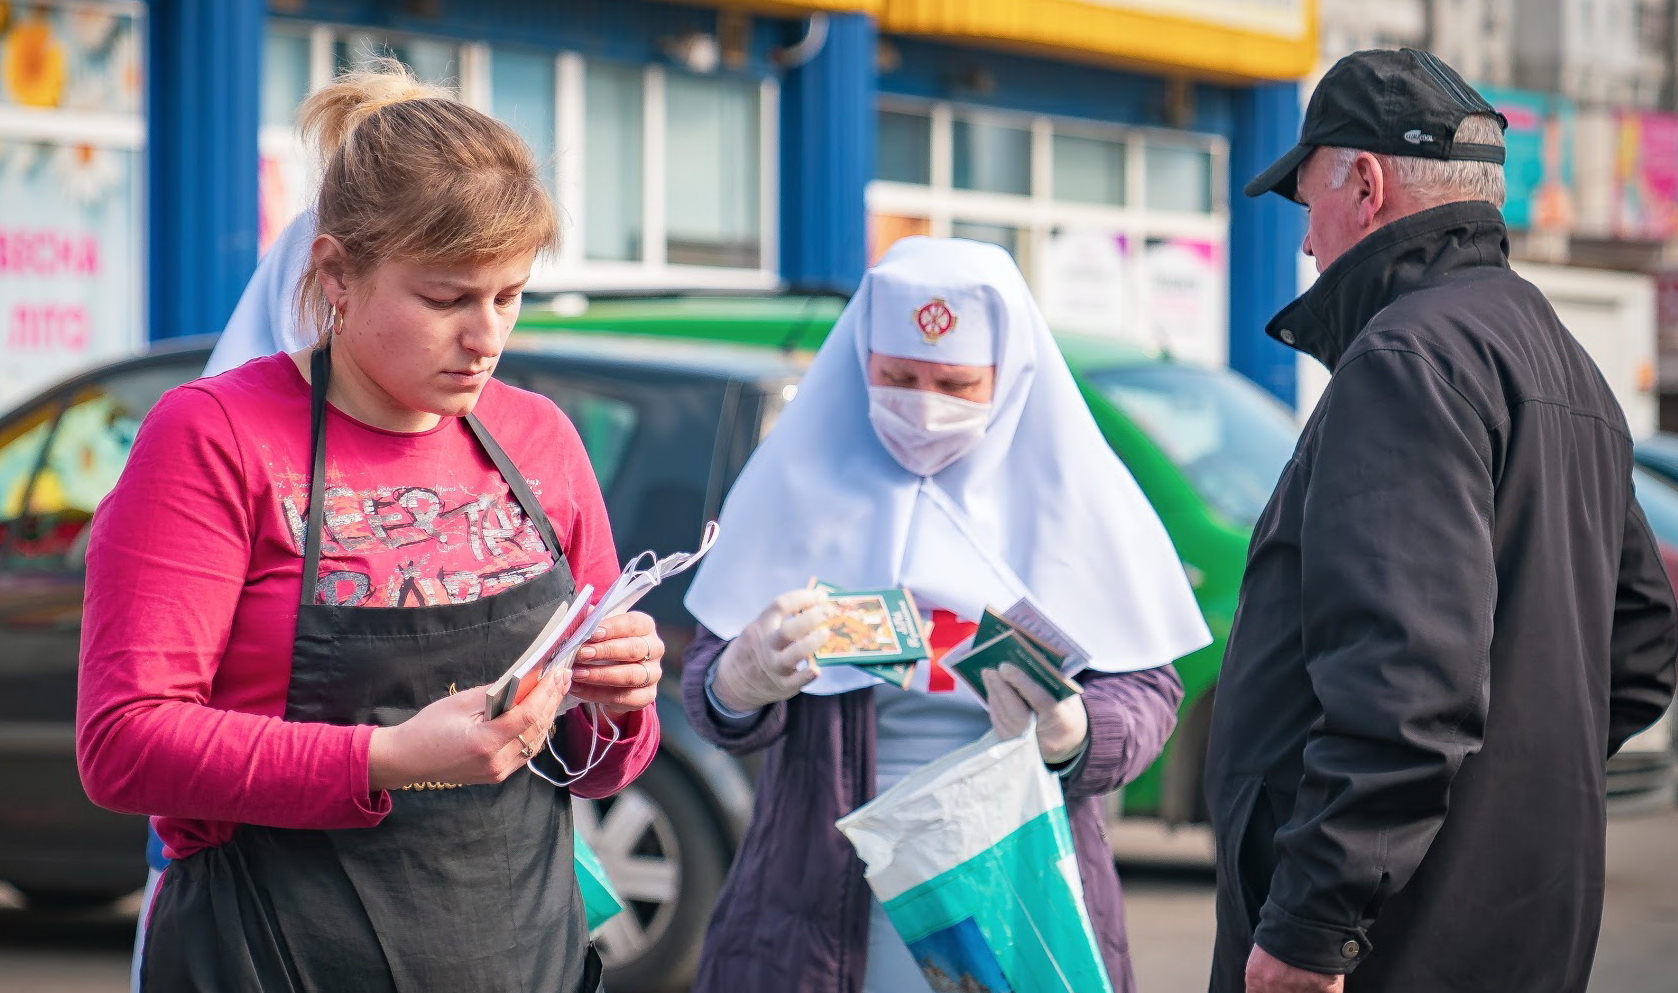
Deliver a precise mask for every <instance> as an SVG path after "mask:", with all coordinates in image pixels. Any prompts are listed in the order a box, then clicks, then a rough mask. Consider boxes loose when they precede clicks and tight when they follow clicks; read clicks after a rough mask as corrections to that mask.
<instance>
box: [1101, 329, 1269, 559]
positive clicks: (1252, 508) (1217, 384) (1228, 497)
mask: <svg viewBox="0 0 1678 993" xmlns="http://www.w3.org/2000/svg"><path fill="white" fill-rule="evenodd" d="M1085 377H1086V378H1087V379H1088V380H1089V382H1090V384H1091V385H1093V386H1094V387H1095V388H1096V389H1097V390H1098V391H1099V392H1100V393H1101V394H1102V396H1104V397H1105V398H1106V399H1107V400H1108V401H1109V402H1110V403H1112V404H1113V405H1114V406H1115V407H1117V408H1118V409H1119V411H1120V412H1121V413H1123V414H1124V415H1125V416H1126V417H1128V418H1130V420H1131V421H1133V422H1134V423H1135V424H1136V426H1137V427H1138V428H1140V429H1141V430H1142V431H1143V433H1145V434H1147V435H1148V437H1149V438H1151V439H1152V440H1153V442H1154V444H1156V445H1158V446H1159V447H1160V450H1161V451H1163V452H1164V453H1165V455H1166V457H1168V458H1169V459H1171V461H1172V462H1173V463H1175V464H1176V466H1177V467H1178V468H1179V469H1180V470H1182V473H1183V476H1184V477H1185V478H1186V479H1187V480H1188V483H1189V485H1190V486H1192V487H1194V490H1195V492H1197V493H1198V494H1200V497H1201V499H1203V500H1205V501H1206V502H1207V503H1208V504H1210V505H1211V506H1212V508H1213V509H1214V510H1216V511H1217V512H1218V513H1219V514H1221V515H1222V516H1223V517H1224V518H1226V519H1227V520H1229V521H1230V522H1231V523H1233V524H1237V525H1239V526H1241V527H1252V526H1253V524H1254V523H1255V522H1257V521H1258V517H1259V514H1260V513H1261V512H1263V510H1264V506H1265V504H1266V503H1268V502H1269V500H1270V493H1271V491H1272V490H1274V489H1275V488H1276V480H1277V479H1278V478H1280V477H1281V475H1282V468H1283V467H1284V466H1286V465H1287V463H1288V459H1289V458H1290V457H1291V456H1292V455H1293V449H1294V443H1295V441H1296V440H1297V438H1298V435H1299V426H1298V424H1297V423H1296V422H1295V421H1294V419H1293V416H1292V413H1291V412H1290V411H1289V410H1288V408H1286V407H1284V406H1283V405H1282V404H1281V403H1279V402H1278V401H1277V400H1275V399H1274V398H1273V397H1271V396H1270V394H1268V393H1265V392H1264V391H1263V390H1261V389H1259V388H1258V387H1257V386H1254V385H1253V384H1252V383H1251V382H1249V381H1247V380H1245V379H1243V378H1241V377H1240V376H1239V375H1237V374H1235V373H1233V372H1230V371H1228V370H1226V369H1210V368H1204V367H1201V366H1191V365H1180V364H1173V363H1167V362H1157V363H1147V364H1141V365H1134V366H1122V367H1114V368H1108V369H1093V370H1090V371H1088V372H1087V373H1086V374H1085Z"/></svg>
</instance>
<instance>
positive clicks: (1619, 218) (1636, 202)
mask: <svg viewBox="0 0 1678 993" xmlns="http://www.w3.org/2000/svg"><path fill="white" fill-rule="evenodd" d="M1615 124H1616V128H1615V132H1616V141H1615V155H1614V233H1615V235H1617V236H1618V237H1621V238H1635V239H1640V240H1646V241H1664V240H1666V239H1667V238H1670V237H1672V236H1673V235H1674V234H1678V115H1673V114H1659V113H1650V112H1646V111H1634V110H1623V111H1620V112H1619V113H1618V114H1617V115H1616V121H1615Z"/></svg>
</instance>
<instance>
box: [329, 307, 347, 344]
mask: <svg viewBox="0 0 1678 993" xmlns="http://www.w3.org/2000/svg"><path fill="white" fill-rule="evenodd" d="M343 333H344V308H342V307H333V308H332V337H334V338H336V337H338V336H339V335H341V334H343Z"/></svg>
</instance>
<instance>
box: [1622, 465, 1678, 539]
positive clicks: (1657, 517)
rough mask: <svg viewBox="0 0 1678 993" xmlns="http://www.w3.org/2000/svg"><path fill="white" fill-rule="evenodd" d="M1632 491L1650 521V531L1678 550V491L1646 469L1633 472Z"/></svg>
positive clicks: (1635, 468) (1635, 469)
mask: <svg viewBox="0 0 1678 993" xmlns="http://www.w3.org/2000/svg"><path fill="white" fill-rule="evenodd" d="M1631 485H1632V490H1633V492H1635V493H1636V494H1637V505H1638V506H1639V507H1642V508H1643V516H1644V517H1646V518H1648V519H1649V530H1651V531H1653V532H1655V537H1656V538H1658V539H1660V543H1661V544H1663V545H1669V546H1671V547H1673V548H1678V490H1675V489H1673V488H1672V486H1671V485H1670V484H1668V483H1665V482H1662V481H1661V479H1660V477H1659V476H1656V475H1654V474H1652V473H1650V472H1648V471H1647V470H1645V469H1642V468H1637V467H1634V468H1633V469H1632V470H1631Z"/></svg>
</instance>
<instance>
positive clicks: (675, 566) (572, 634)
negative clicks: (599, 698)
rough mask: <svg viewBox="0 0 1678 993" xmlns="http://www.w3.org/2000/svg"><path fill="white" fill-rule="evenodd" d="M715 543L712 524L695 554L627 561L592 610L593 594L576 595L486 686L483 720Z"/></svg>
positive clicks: (563, 665) (567, 662)
mask: <svg viewBox="0 0 1678 993" xmlns="http://www.w3.org/2000/svg"><path fill="white" fill-rule="evenodd" d="M716 541H717V522H716V521H712V522H710V523H709V524H706V525H705V531H704V534H703V535H702V536H701V538H700V541H699V549H698V550H697V551H693V552H675V553H673V554H671V555H666V556H665V557H664V558H662V559H661V558H658V557H657V556H656V555H655V554H654V553H653V552H651V551H646V552H642V553H641V554H640V555H637V556H635V557H634V558H632V559H630V560H629V562H628V564H626V565H625V566H624V567H623V572H621V573H619V574H618V578H617V579H616V580H614V581H613V582H612V585H611V586H608V587H607V588H606V591H605V592H604V593H602V594H600V598H599V599H598V600H597V601H595V603H594V605H593V606H592V607H589V606H588V597H589V594H590V593H592V592H593V589H594V588H593V587H591V586H585V587H583V588H582V589H580V590H578V591H577V595H576V597H575V598H573V599H572V601H571V602H570V603H568V604H560V605H559V607H558V608H557V609H556V610H555V611H554V616H553V617H552V618H550V619H549V621H548V623H547V625H545V626H544V627H543V628H542V632H541V633H540V634H538V635H537V636H536V639H535V640H534V641H532V642H531V643H530V647H528V648H526V649H525V650H524V652H523V653H522V654H521V655H520V656H519V657H518V661H516V662H514V663H513V665H512V667H511V668H509V669H508V670H507V671H506V672H504V673H502V675H501V678H500V679H497V680H496V681H495V682H494V683H492V684H490V688H489V700H488V702H487V703H486V704H485V707H484V717H485V719H487V720H494V719H495V718H497V717H499V716H501V715H502V714H504V713H506V712H507V711H508V710H509V709H511V708H512V707H513V706H515V705H516V704H518V703H519V701H521V700H523V699H524V698H525V696H527V695H528V694H529V693H530V691H531V690H533V689H535V688H536V684H537V683H538V682H540V681H541V680H542V677H544V676H546V675H547V674H548V673H550V672H553V671H554V670H555V669H556V668H558V669H559V670H560V671H564V670H566V669H569V668H570V667H571V664H572V662H573V661H575V659H576V657H577V649H579V648H581V647H583V645H584V643H586V642H587V641H588V639H589V638H590V636H592V635H593V634H594V632H595V630H596V629H597V628H599V627H600V625H601V623H602V622H603V621H605V620H606V619H607V618H610V617H616V616H617V615H619V614H621V613H624V612H625V611H627V610H629V608H631V607H633V606H635V604H636V602H637V601H639V600H640V599H641V598H642V597H644V596H646V595H647V594H648V593H649V592H651V591H652V589H653V587H655V586H657V585H658V584H659V583H662V582H663V581H664V580H666V579H669V578H670V577H671V576H674V575H677V574H678V573H682V572H685V571H687V570H688V569H690V568H692V567H693V565H694V563H696V562H698V561H699V560H700V559H701V558H703V557H704V555H705V553H706V552H708V551H710V550H711V546H712V545H714V544H716ZM649 559H650V560H651V562H650V563H649V562H648V560H649ZM579 617H581V619H580V620H579V619H578V618H579Z"/></svg>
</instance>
